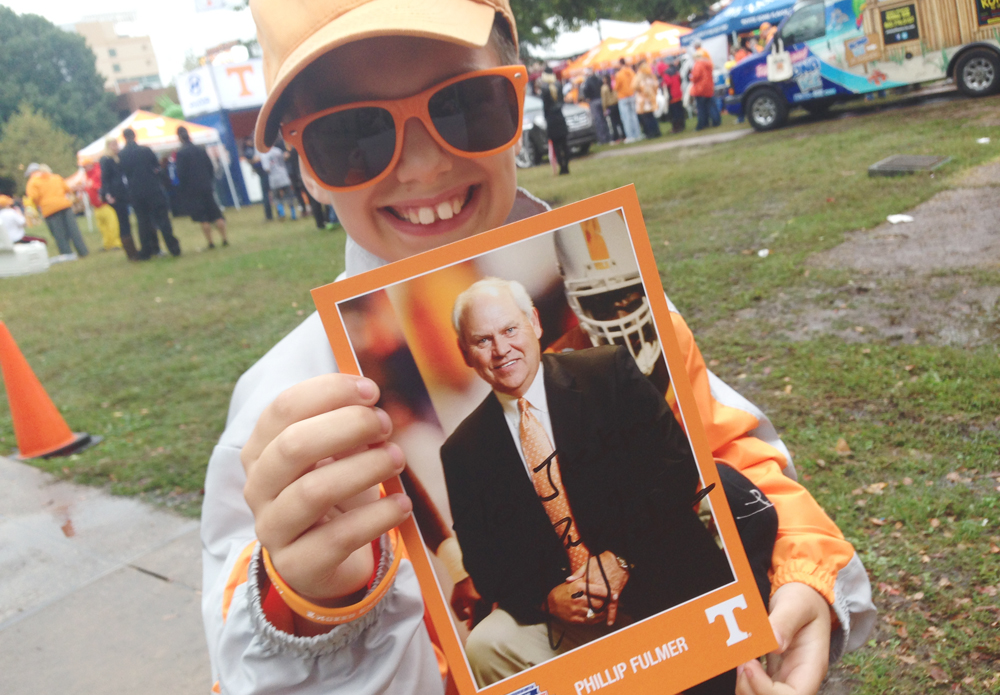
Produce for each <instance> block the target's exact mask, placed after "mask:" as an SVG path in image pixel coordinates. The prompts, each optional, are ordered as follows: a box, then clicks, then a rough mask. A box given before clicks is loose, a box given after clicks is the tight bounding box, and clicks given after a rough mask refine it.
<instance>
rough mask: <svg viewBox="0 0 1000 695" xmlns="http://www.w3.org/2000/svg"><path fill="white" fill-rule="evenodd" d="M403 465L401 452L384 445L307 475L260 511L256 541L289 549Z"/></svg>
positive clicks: (396, 472) (390, 445)
mask: <svg viewBox="0 0 1000 695" xmlns="http://www.w3.org/2000/svg"><path fill="white" fill-rule="evenodd" d="M403 463H404V459H403V452H402V451H401V450H400V448H399V447H398V446H396V445H395V444H387V445H385V446H381V447H377V448H374V449H368V450H366V451H362V452H360V453H357V454H354V455H353V456H350V457H348V458H345V459H342V460H339V461H335V462H333V463H331V464H329V465H326V466H323V467H321V468H317V469H315V470H312V471H309V472H308V473H306V474H305V475H303V476H302V477H300V478H298V479H296V480H294V481H292V483H291V484H289V485H288V487H286V488H284V489H283V490H282V491H281V492H280V493H279V494H278V496H277V498H275V499H274V501H272V502H271V503H269V504H265V505H264V506H263V507H262V508H261V510H260V513H259V514H258V516H257V537H258V538H259V539H260V540H261V542H262V543H264V544H265V546H267V547H268V548H271V547H281V546H285V545H288V544H289V543H291V542H292V541H294V540H295V539H296V538H298V537H299V536H300V535H302V534H303V533H305V532H306V531H308V530H309V528H310V527H311V526H313V525H314V524H315V523H316V522H317V520H319V519H321V518H322V517H323V515H324V514H326V513H327V512H328V511H330V509H331V508H332V507H334V506H336V505H338V504H340V503H341V502H342V501H345V500H349V499H350V498H352V497H355V496H357V495H360V494H361V493H362V492H364V491H365V490H368V489H369V488H373V487H374V486H376V485H378V484H379V483H381V482H382V481H384V480H387V479H389V478H391V477H393V476H395V475H398V474H399V472H400V471H401V470H403ZM377 499H378V497H377V496H376V497H375V498H374V499H373V500H372V501H375V500H377ZM349 510H350V507H348V508H347V509H344V508H342V511H345V512H346V511H349Z"/></svg>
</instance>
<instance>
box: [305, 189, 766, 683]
mask: <svg viewBox="0 0 1000 695" xmlns="http://www.w3.org/2000/svg"><path fill="white" fill-rule="evenodd" d="M668 289H669V288H668ZM313 296H314V299H315V302H316V306H317V308H318V309H319V312H320V315H321V317H322V319H323V322H324V326H325V328H326V331H327V335H328V336H329V338H330V342H331V345H332V346H333V350H334V354H335V356H336V359H337V363H338V365H339V366H340V368H341V370H342V371H345V372H351V373H356V374H363V375H365V376H367V377H369V378H371V379H372V380H374V381H375V382H376V383H377V384H378V385H379V387H380V389H381V401H380V403H379V405H380V407H382V408H383V409H384V410H385V411H386V412H388V414H389V415H390V416H391V418H392V422H393V434H392V441H394V442H395V443H396V444H398V445H399V446H400V447H401V448H402V450H403V452H404V453H405V454H406V460H407V468H406V470H405V471H404V472H403V474H402V475H401V476H400V479H399V481H398V484H399V485H401V486H402V488H404V489H405V491H406V493H407V494H408V495H409V496H410V498H411V499H412V500H413V503H414V511H413V517H412V519H411V520H410V521H408V522H407V523H406V524H405V525H404V527H403V528H402V533H403V538H404V541H405V544H406V548H407V551H408V554H409V557H410V559H411V560H412V562H413V565H414V568H415V569H416V571H417V574H418V577H419V579H420V583H421V588H422V590H423V594H424V598H425V601H426V603H427V606H428V610H429V612H430V615H431V618H432V620H433V623H434V627H435V629H436V631H437V634H438V636H439V638H440V641H441V643H442V647H443V648H444V650H445V654H446V656H447V657H448V661H449V664H450V667H451V671H452V673H453V675H454V678H455V682H456V684H457V685H458V688H459V691H460V692H461V693H469V694H471V693H477V692H478V693H496V694H497V695H507V694H509V693H524V695H527V694H528V693H552V694H553V695H554V694H556V693H558V694H563V693H569V694H573V695H583V694H585V693H587V694H589V693H594V692H596V691H598V690H600V691H601V692H602V693H604V692H605V691H607V692H608V693H621V694H622V695H624V694H625V693H629V694H631V693H644V692H657V693H676V692H681V691H682V690H684V689H686V688H689V687H691V686H693V685H695V684H697V683H701V682H703V681H706V680H708V679H710V678H713V677H717V676H719V674H724V673H725V672H727V671H730V670H731V669H733V668H735V667H736V666H737V665H738V664H741V663H743V662H745V661H747V660H748V659H752V658H755V657H757V656H759V655H760V654H763V653H765V652H767V651H769V650H770V649H772V648H774V646H775V643H774V638H773V635H772V633H771V630H770V627H769V624H768V620H767V614H766V611H765V608H764V603H763V600H762V598H761V593H762V592H764V593H765V594H766V592H767V590H768V585H767V576H766V572H767V567H768V566H769V564H770V562H769V560H770V547H766V548H753V547H750V546H749V545H748V547H747V549H746V552H744V548H743V546H742V545H741V543H740V536H739V532H738V529H739V530H740V531H743V530H744V527H743V526H740V527H737V525H736V523H737V522H734V518H733V515H732V513H731V512H730V510H729V507H728V505H727V497H728V498H729V499H730V501H732V500H734V499H741V500H744V499H747V498H748V497H752V496H749V495H748V494H747V493H748V492H751V491H749V490H746V489H741V476H739V475H738V474H735V478H734V477H733V475H734V474H733V473H732V472H731V471H730V472H727V471H726V470H724V469H723V468H722V467H717V465H716V463H715V462H714V460H713V458H712V454H711V451H710V449H709V446H708V441H707V439H706V437H705V434H704V432H703V430H702V427H701V423H700V421H699V418H698V411H697V406H696V404H695V402H694V396H693V394H692V391H691V386H690V383H689V381H688V377H687V374H686V373H685V370H684V362H683V357H682V355H681V352H680V348H679V347H678V343H677V338H676V336H675V333H674V329H673V323H672V319H671V313H670V308H669V304H668V302H667V300H666V297H665V295H664V292H663V288H662V286H661V284H660V279H659V275H658V273H657V270H656V263H655V260H654V258H653V255H652V251H651V249H650V247H649V242H648V239H647V237H646V232H645V227H644V225H643V222H642V217H641V214H640V212H639V206H638V201H637V200H636V197H635V192H634V189H632V188H631V187H629V188H624V189H620V190H617V191H612V192H611V193H606V194H603V195H600V196H597V197H595V198H591V199H588V200H585V201H581V202H579V203H575V204H573V205H568V206H566V207H563V208H560V209H558V210H554V211H552V212H549V213H545V214H543V215H538V216H536V217H533V218H530V219H528V220H525V221H522V222H519V223H515V224H512V225H508V226H506V227H503V228H500V229H497V230H494V231H492V232H488V233H485V234H480V235H478V236H476V237H473V238H470V239H466V240H463V241H460V242H457V243H454V244H450V245H448V246H446V247H442V248H440V249H436V250H434V251H430V252H427V253H424V254H421V255H419V256H415V257H412V258H409V259H406V260H404V261H401V262H398V263H394V264H391V265H388V266H385V267H383V268H379V269H377V270H375V271H372V272H369V273H365V274H364V275H359V276H356V277H352V278H348V279H345V280H342V281H340V282H337V283H333V284H331V285H327V286H325V287H321V288H319V289H316V290H314V291H313ZM720 471H722V472H723V475H722V478H721V479H720ZM742 481H743V482H745V483H747V484H748V481H745V479H742ZM387 487H389V488H391V490H392V491H395V490H396V489H398V487H396V483H395V481H394V482H393V484H392V485H387ZM741 493H742V494H743V497H740V496H739V495H740V494H741ZM734 495H735V497H734ZM762 501H763V502H764V503H765V504H766V500H762ZM764 516H765V515H761V519H763V518H764ZM740 523H744V522H740ZM745 536H746V537H748V538H749V537H750V536H749V534H746V533H745ZM748 543H749V541H748ZM748 555H749V557H750V558H751V559H756V560H758V562H757V563H756V564H755V565H751V562H749V561H748V559H747V557H748ZM761 558H763V562H762V563H761V562H760V559H761ZM757 565H760V567H757ZM754 570H756V571H757V579H756V580H755V574H754ZM758 584H760V586H758ZM726 677H727V676H725V675H723V676H721V678H726Z"/></svg>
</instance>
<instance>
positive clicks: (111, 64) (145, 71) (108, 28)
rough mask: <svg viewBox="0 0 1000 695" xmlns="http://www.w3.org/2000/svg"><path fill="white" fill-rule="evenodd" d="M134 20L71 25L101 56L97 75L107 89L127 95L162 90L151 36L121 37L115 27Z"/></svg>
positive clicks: (103, 20) (93, 20) (96, 21)
mask: <svg viewBox="0 0 1000 695" xmlns="http://www.w3.org/2000/svg"><path fill="white" fill-rule="evenodd" d="M129 19H131V17H129V16H126V15H123V16H121V17H116V16H111V17H107V18H103V17H102V18H93V19H88V20H85V21H81V22H77V23H76V24H72V25H70V26H69V27H67V28H69V29H71V30H72V31H73V32H75V33H77V34H79V35H80V36H82V37H83V39H84V41H86V42H87V45H88V46H89V47H90V49H91V50H92V51H93V52H94V54H95V55H96V56H97V71H98V72H99V73H101V75H103V76H104V78H105V82H104V87H105V89H107V90H108V91H110V92H114V93H116V94H123V93H125V92H136V91H140V90H143V89H159V88H161V87H162V86H163V85H162V84H161V83H160V68H159V66H158V65H157V63H156V54H155V53H154V52H153V42H152V41H150V39H149V37H148V36H121V35H119V34H118V32H117V31H116V29H115V27H116V25H117V24H118V23H119V22H122V21H128V20H129Z"/></svg>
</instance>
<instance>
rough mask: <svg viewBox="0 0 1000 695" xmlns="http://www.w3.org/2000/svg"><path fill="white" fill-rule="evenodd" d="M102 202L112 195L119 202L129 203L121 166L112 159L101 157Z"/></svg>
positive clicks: (116, 202)
mask: <svg viewBox="0 0 1000 695" xmlns="http://www.w3.org/2000/svg"><path fill="white" fill-rule="evenodd" d="M100 195H101V200H105V201H106V200H107V197H108V196H109V195H110V196H112V197H113V198H114V199H115V205H117V204H118V203H119V202H122V203H127V202H128V188H126V187H125V179H124V178H123V174H122V169H121V166H120V165H119V164H118V162H116V161H115V160H114V159H113V158H112V157H109V156H107V155H105V156H103V157H101V191H100Z"/></svg>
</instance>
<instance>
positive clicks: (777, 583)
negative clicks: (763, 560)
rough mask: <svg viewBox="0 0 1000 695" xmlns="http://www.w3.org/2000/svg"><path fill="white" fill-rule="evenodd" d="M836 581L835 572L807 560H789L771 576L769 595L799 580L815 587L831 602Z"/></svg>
mask: <svg viewBox="0 0 1000 695" xmlns="http://www.w3.org/2000/svg"><path fill="white" fill-rule="evenodd" d="M836 581H837V575H836V573H835V572H831V571H830V570H828V569H826V568H824V567H821V566H820V565H817V564H816V563H815V562H811V561H809V560H803V559H798V560H789V561H787V562H785V563H784V564H782V565H781V566H780V567H779V568H778V569H777V570H776V571H775V572H774V576H773V577H771V596H774V592H775V591H777V590H778V589H779V588H780V587H782V586H784V585H785V584H788V583H789V582H799V583H801V584H805V585H806V586H808V587H810V588H812V589H815V590H816V591H817V592H819V594H820V595H821V596H822V597H823V598H824V599H826V602H827V603H829V604H831V605H832V604H833V586H834V583H835V582H836Z"/></svg>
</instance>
